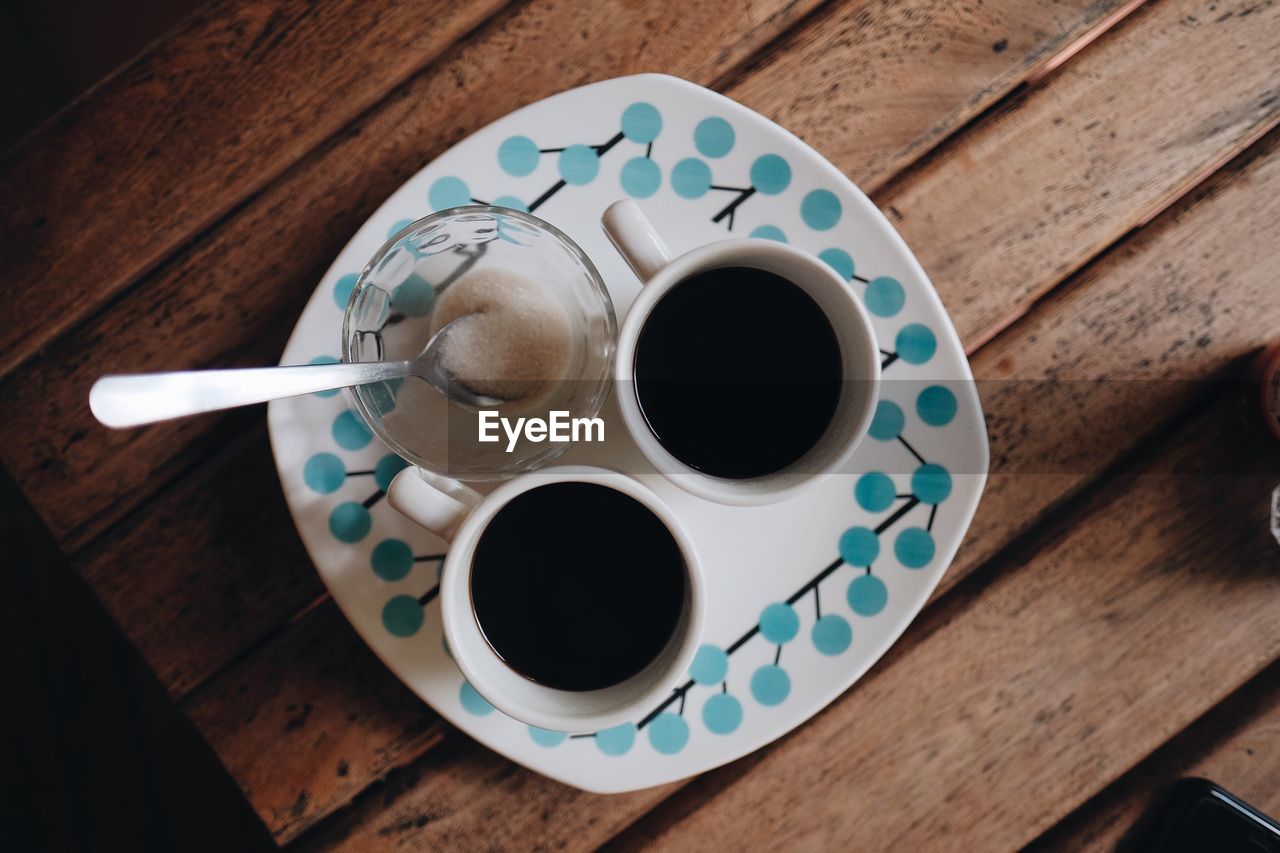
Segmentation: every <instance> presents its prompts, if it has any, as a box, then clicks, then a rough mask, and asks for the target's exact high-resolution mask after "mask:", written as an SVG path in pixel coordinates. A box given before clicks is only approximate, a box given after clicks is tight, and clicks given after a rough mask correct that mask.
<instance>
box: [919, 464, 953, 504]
mask: <svg viewBox="0 0 1280 853" xmlns="http://www.w3.org/2000/svg"><path fill="white" fill-rule="evenodd" d="M911 492H912V493H913V494H914V495H915V496H916V497H918V498H919V499H920V500H921V501H922V502H923V503H927V504H940V503H942V502H943V501H945V500H946V499H947V497H948V496H949V495H950V494H951V475H950V474H948V473H947V469H946V468H943V467H942V466H941V465H938V464H935V463H933V462H928V463H926V464H924V465H921V466H920V467H919V468H917V469H916V471H915V473H914V474H912V475H911Z"/></svg>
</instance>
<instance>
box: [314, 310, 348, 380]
mask: <svg viewBox="0 0 1280 853" xmlns="http://www.w3.org/2000/svg"><path fill="white" fill-rule="evenodd" d="M343 307H345V306H343ZM339 361H340V359H337V358H334V357H333V356H331V355H318V356H316V357H315V358H313V359H311V361H310V362H308V363H309V364H337V363H338V362H339ZM341 390H342V389H341V388H331V389H329V390H328V391H317V392H315V394H313V395H312V396H313V397H332V396H333V395H334V394H337V393H338V392H339V391H341Z"/></svg>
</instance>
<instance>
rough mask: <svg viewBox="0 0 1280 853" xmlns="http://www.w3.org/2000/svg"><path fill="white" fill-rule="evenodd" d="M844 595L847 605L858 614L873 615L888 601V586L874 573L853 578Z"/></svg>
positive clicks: (882, 608)
mask: <svg viewBox="0 0 1280 853" xmlns="http://www.w3.org/2000/svg"><path fill="white" fill-rule="evenodd" d="M846 595H847V597H848V599H849V606H850V607H852V608H853V612H854V613H857V614H858V615H859V616H875V615H876V614H877V613H879V612H880V611H881V610H884V606H885V605H886V604H888V603H889V588H888V587H886V586H885V585H884V581H882V580H880V578H878V577H876V576H875V575H862V576H861V577H857V578H854V579H853V582H852V583H850V584H849V591H848V593H847V594H846Z"/></svg>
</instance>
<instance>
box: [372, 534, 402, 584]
mask: <svg viewBox="0 0 1280 853" xmlns="http://www.w3.org/2000/svg"><path fill="white" fill-rule="evenodd" d="M369 562H370V564H371V565H372V566H373V573H374V574H375V575H377V576H378V577H380V578H382V579H383V580H384V581H398V580H403V579H404V578H405V577H406V576H407V575H408V574H409V572H410V571H411V570H412V569H413V549H412V548H410V547H409V544H408V543H407V542H404V541H403V540H400V539H384V540H382V541H381V542H379V543H378V544H377V545H375V546H374V548H373V553H372V554H371V555H370V556H369Z"/></svg>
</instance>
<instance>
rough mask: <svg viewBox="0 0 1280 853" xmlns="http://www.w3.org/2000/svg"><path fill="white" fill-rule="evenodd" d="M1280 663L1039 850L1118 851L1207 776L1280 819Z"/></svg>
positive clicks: (1045, 839)
mask: <svg viewBox="0 0 1280 853" xmlns="http://www.w3.org/2000/svg"><path fill="white" fill-rule="evenodd" d="M1277 743H1280V665H1278V664H1272V665H1271V667H1270V668H1268V669H1267V670H1266V671H1265V672H1263V673H1262V674H1261V675H1259V676H1258V677H1257V678H1255V679H1254V680H1253V681H1251V682H1250V683H1249V684H1247V685H1245V686H1244V687H1243V688H1241V690H1239V691H1238V692H1237V693H1236V694H1235V695H1233V696H1231V698H1229V699H1227V700H1226V701H1224V702H1223V703H1222V704H1221V705H1219V706H1218V707H1216V708H1214V709H1213V710H1212V711H1211V712H1209V713H1208V714H1206V715H1205V716H1204V718H1203V719H1200V720H1197V721H1196V722H1195V723H1194V724H1193V725H1191V726H1189V727H1188V728H1187V730H1186V731H1184V732H1182V733H1180V734H1179V735H1178V736H1177V737H1175V738H1174V739H1173V740H1171V741H1169V743H1167V744H1165V745H1164V746H1163V747H1161V748H1160V750H1159V751H1157V752H1156V753H1155V754H1154V755H1152V756H1151V758H1149V759H1148V760H1147V761H1144V762H1143V763H1142V764H1140V765H1139V766H1138V767H1136V768H1134V769H1133V770H1132V771H1130V772H1129V773H1126V774H1125V775H1124V777H1123V778H1121V779H1120V780H1119V781H1117V782H1116V783H1115V784H1114V785H1112V786H1110V787H1108V788H1107V789H1106V790H1105V791H1103V792H1102V793H1101V794H1099V795H1098V796H1097V797H1095V798H1094V799H1093V800H1091V801H1090V802H1089V803H1087V804H1086V805H1085V806H1083V807H1081V808H1080V809H1079V810H1077V811H1076V812H1075V813H1073V814H1072V815H1071V816H1070V817H1068V818H1067V819H1066V820H1064V821H1063V822H1062V823H1060V824H1059V825H1057V826H1055V827H1054V828H1053V829H1052V830H1050V831H1049V832H1047V833H1046V834H1045V835H1043V836H1041V837H1040V838H1038V839H1037V840H1036V842H1035V843H1034V844H1033V845H1031V848H1030V849H1032V850H1035V851H1047V850H1086V849H1087V850H1114V849H1116V845H1117V844H1119V843H1121V842H1122V841H1128V840H1129V837H1130V835H1131V830H1132V829H1133V828H1134V827H1135V825H1136V824H1137V823H1138V821H1139V820H1140V819H1141V818H1143V817H1144V812H1147V811H1148V810H1149V809H1150V808H1152V807H1155V808H1157V809H1158V805H1157V803H1158V801H1159V799H1158V798H1159V795H1160V793H1162V792H1163V790H1164V789H1165V788H1167V786H1169V785H1171V784H1172V783H1174V782H1175V781H1176V780H1177V779H1180V778H1187V777H1192V776H1199V777H1201V778H1205V779H1210V780H1212V781H1214V782H1217V783H1218V784H1219V785H1221V786H1222V787H1224V788H1226V789H1227V790H1228V791H1230V792H1231V793H1233V794H1235V795H1236V796H1238V797H1240V798H1241V799H1243V800H1244V801H1245V802H1247V803H1249V804H1250V805H1253V806H1254V807H1256V808H1258V809H1260V810H1261V811H1262V812H1264V813H1265V814H1269V815H1272V816H1274V815H1277V814H1280V750H1277V749H1276V744H1277Z"/></svg>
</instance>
